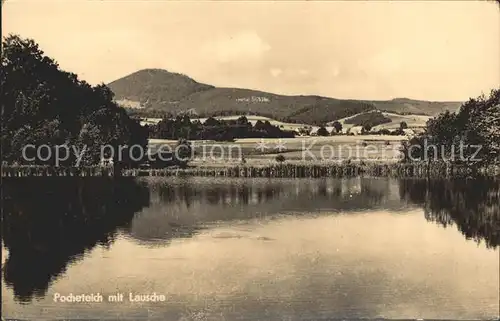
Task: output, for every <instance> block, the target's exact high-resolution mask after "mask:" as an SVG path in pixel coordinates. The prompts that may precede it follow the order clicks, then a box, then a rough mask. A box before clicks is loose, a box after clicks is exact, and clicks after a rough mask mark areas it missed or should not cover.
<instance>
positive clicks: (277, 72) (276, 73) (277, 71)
mask: <svg viewBox="0 0 500 321" xmlns="http://www.w3.org/2000/svg"><path fill="white" fill-rule="evenodd" d="M269 72H270V73H271V75H272V76H273V77H279V75H281V74H282V73H283V70H281V69H279V68H271V70H269Z"/></svg>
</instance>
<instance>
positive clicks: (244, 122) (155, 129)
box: [148, 115, 295, 141]
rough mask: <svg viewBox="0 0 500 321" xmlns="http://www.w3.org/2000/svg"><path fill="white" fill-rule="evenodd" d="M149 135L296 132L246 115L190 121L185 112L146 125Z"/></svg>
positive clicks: (225, 137) (218, 137) (229, 136)
mask: <svg viewBox="0 0 500 321" xmlns="http://www.w3.org/2000/svg"><path fill="white" fill-rule="evenodd" d="M148 129H149V132H150V137H151V138H157V139H174V140H177V139H180V138H187V139H189V140H199V139H202V140H215V141H232V140H234V139H237V138H292V137H295V132H293V131H286V130H282V129H281V128H279V127H278V126H274V125H272V124H271V123H269V121H264V122H262V121H260V120H259V121H257V122H256V123H255V125H252V123H250V122H249V121H248V119H247V118H246V117H245V116H242V117H240V118H238V119H236V120H217V119H215V118H213V117H210V118H208V119H207V120H206V121H205V122H204V123H201V122H200V121H199V120H195V121H191V119H190V118H189V116H188V115H184V116H177V117H176V118H164V119H163V120H161V121H160V122H159V123H158V124H157V125H153V126H148Z"/></svg>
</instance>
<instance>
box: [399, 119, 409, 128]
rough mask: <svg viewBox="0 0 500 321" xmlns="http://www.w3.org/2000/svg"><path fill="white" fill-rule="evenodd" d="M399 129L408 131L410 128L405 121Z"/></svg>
mask: <svg viewBox="0 0 500 321" xmlns="http://www.w3.org/2000/svg"><path fill="white" fill-rule="evenodd" d="M399 128H400V129H407V128H408V124H407V123H406V122H404V121H402V122H401V123H400V124H399Z"/></svg>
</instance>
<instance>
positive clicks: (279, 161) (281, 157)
mask: <svg viewBox="0 0 500 321" xmlns="http://www.w3.org/2000/svg"><path fill="white" fill-rule="evenodd" d="M276 161H277V162H278V163H283V162H284V161H285V156H283V154H278V155H276Z"/></svg>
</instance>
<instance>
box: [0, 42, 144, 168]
mask: <svg viewBox="0 0 500 321" xmlns="http://www.w3.org/2000/svg"><path fill="white" fill-rule="evenodd" d="M1 59H2V73H1V75H0V86H1V93H2V99H1V101H0V104H1V110H2V117H1V125H2V126H1V131H0V144H1V146H2V160H3V161H6V162H8V163H13V162H17V163H21V164H32V163H35V164H37V163H40V161H42V160H40V159H37V160H34V161H30V160H27V159H26V158H25V157H23V155H22V151H23V148H24V147H25V146H26V144H28V143H31V144H34V145H38V146H40V145H42V144H43V145H48V146H50V147H52V148H55V147H56V146H57V145H61V144H64V145H66V146H70V147H79V148H80V150H82V147H83V146H85V147H86V151H85V153H84V159H83V164H86V165H95V164H97V163H98V162H99V161H100V159H99V156H100V154H101V147H103V146H104V145H110V146H112V147H113V149H114V150H115V151H116V153H115V155H114V156H115V161H118V160H120V158H122V157H121V155H119V154H118V152H117V151H118V150H119V149H118V145H128V146H132V145H140V146H141V147H143V148H145V146H146V144H147V131H146V130H145V129H144V128H142V127H141V126H140V125H139V123H138V122H137V121H136V120H133V119H131V118H130V117H129V116H128V115H127V113H126V111H125V110H124V109H123V108H121V107H119V106H118V105H117V104H116V103H114V102H113V93H112V92H111V90H110V89H109V88H108V87H106V86H105V85H98V86H90V85H89V84H88V83H86V82H85V81H82V80H79V79H78V77H77V75H75V74H72V73H69V72H65V71H62V70H60V68H59V65H58V64H57V63H56V62H55V61H54V60H53V59H51V58H49V57H47V56H45V54H44V52H43V51H42V50H41V49H40V48H39V46H38V44H36V43H35V42H34V41H33V40H31V39H22V38H20V37H19V36H15V35H9V36H7V37H5V38H4V39H3V41H2V56H1ZM125 156H126V157H125V162H126V163H128V164H129V165H130V164H131V163H130V162H131V158H130V157H128V156H129V155H128V153H125ZM55 157H56V155H54V154H52V157H50V158H49V159H47V161H45V163H46V164H54V160H55ZM75 160H76V156H75V155H74V153H73V152H72V153H70V157H69V158H68V159H67V160H65V161H64V163H61V164H62V165H68V166H69V165H75V164H76V163H75ZM42 162H44V161H42ZM81 164H82V163H81Z"/></svg>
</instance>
